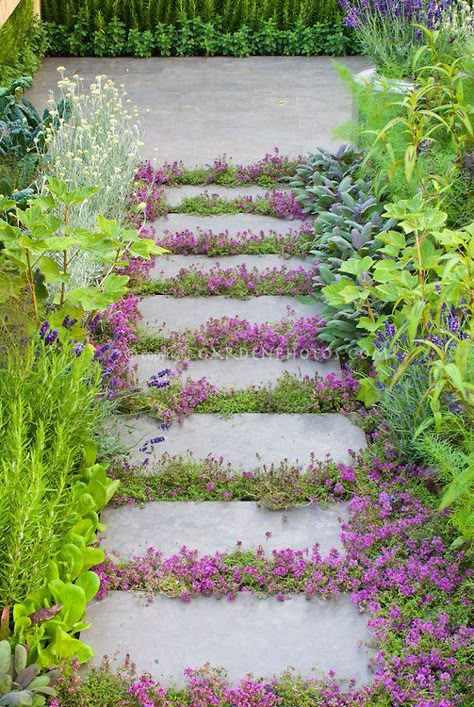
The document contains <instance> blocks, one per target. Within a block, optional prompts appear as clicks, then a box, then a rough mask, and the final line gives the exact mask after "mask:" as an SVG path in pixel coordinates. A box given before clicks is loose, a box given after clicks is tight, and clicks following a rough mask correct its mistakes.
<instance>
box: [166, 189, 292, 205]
mask: <svg viewBox="0 0 474 707" xmlns="http://www.w3.org/2000/svg"><path fill="white" fill-rule="evenodd" d="M268 191H271V190H269V189H268V188H263V187H259V186H257V185H255V184H249V186H245V185H244V186H239V187H223V186H220V185H219V184H207V185H206V184H203V185H196V186H195V185H193V184H184V185H183V186H179V187H165V199H166V202H167V204H169V206H177V205H178V204H180V203H181V202H182V201H183V199H186V198H188V197H194V196H200V195H201V194H207V195H209V196H211V195H212V196H219V197H220V198H222V199H225V200H226V201H230V200H232V199H237V198H240V197H246V196H251V197H252V198H254V199H255V198H256V197H259V196H265V194H266V193H267V192H268ZM278 191H289V188H288V185H285V184H282V185H281V187H278Z"/></svg>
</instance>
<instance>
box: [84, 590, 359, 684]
mask: <svg viewBox="0 0 474 707" xmlns="http://www.w3.org/2000/svg"><path fill="white" fill-rule="evenodd" d="M87 621H90V622H91V624H92V626H91V628H90V629H89V630H88V631H87V632H85V633H84V635H83V638H84V640H85V641H87V643H88V644H89V645H91V646H92V648H93V649H94V650H95V654H96V655H95V659H94V662H95V664H97V665H98V664H100V662H101V659H102V656H104V655H108V656H110V657H112V656H115V657H114V658H113V660H114V661H117V663H119V662H120V661H123V659H124V657H125V654H126V653H130V655H131V657H132V660H133V662H134V663H136V666H137V671H138V674H141V673H143V672H149V673H151V675H152V676H153V677H155V679H157V680H160V681H161V682H162V684H163V685H164V686H173V685H176V686H178V687H179V686H182V685H183V684H184V683H185V680H184V678H183V671H184V670H185V668H187V667H191V668H198V667H203V666H204V664H205V663H209V664H210V665H212V666H213V667H220V666H223V667H224V668H226V669H227V671H228V674H229V679H230V681H231V682H232V683H234V684H235V683H238V681H239V680H240V679H241V678H243V677H245V675H246V674H247V673H252V674H253V675H254V676H256V677H260V676H262V677H268V678H271V677H273V676H275V675H278V674H280V673H282V672H283V671H284V670H286V669H287V668H289V667H293V668H295V670H296V671H297V672H298V673H300V674H302V675H303V676H305V677H308V678H309V677H315V678H317V677H322V675H324V674H326V673H327V672H328V671H329V670H334V671H335V672H336V674H337V676H338V677H339V678H354V679H355V680H356V682H357V684H358V685H360V684H364V683H367V682H369V681H370V673H369V670H368V668H367V662H368V656H367V649H366V648H365V647H364V645H363V643H364V642H367V641H369V640H370V633H369V631H368V628H367V625H366V622H365V619H364V617H363V616H362V615H361V614H359V612H358V611H357V609H356V608H355V607H354V605H353V604H352V603H351V601H350V599H349V597H346V596H341V597H338V598H337V599H331V600H324V599H320V598H319V597H314V598H313V599H311V600H310V601H308V600H306V599H305V597H303V596H292V597H291V598H290V599H288V600H287V601H284V602H278V601H277V600H276V599H275V598H274V597H268V598H266V599H261V598H257V597H255V596H251V595H249V594H239V596H238V597H237V598H236V599H235V600H234V601H226V600H225V599H222V600H219V599H216V598H215V597H202V596H201V597H197V598H195V599H193V600H192V601H191V602H189V603H187V602H183V601H180V600H179V599H169V598H168V597H165V596H157V597H156V598H155V599H154V600H153V601H152V602H151V603H147V602H146V600H145V598H144V597H142V596H141V595H137V594H135V593H132V592H111V593H110V594H109V595H108V596H106V597H105V599H103V600H102V601H100V602H98V601H95V602H92V603H91V604H90V605H89V606H88V610H87Z"/></svg>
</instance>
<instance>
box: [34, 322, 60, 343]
mask: <svg viewBox="0 0 474 707" xmlns="http://www.w3.org/2000/svg"><path fill="white" fill-rule="evenodd" d="M38 333H39V335H40V337H41V338H42V339H43V341H44V343H45V345H46V346H51V344H54V342H55V341H56V339H57V338H58V330H57V329H51V327H50V325H49V322H43V324H42V325H41V326H40V328H39V330H38Z"/></svg>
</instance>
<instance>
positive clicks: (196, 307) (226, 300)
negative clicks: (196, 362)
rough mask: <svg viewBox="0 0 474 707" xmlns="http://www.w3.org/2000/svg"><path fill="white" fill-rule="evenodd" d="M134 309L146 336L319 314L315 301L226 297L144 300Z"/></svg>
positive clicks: (261, 322)
mask: <svg viewBox="0 0 474 707" xmlns="http://www.w3.org/2000/svg"><path fill="white" fill-rule="evenodd" d="M138 309H139V310H140V314H141V315H142V317H143V319H142V320H141V322H140V327H141V329H143V330H144V331H146V332H148V333H160V334H169V332H170V331H181V330H183V329H188V328H190V329H198V328H199V326H200V325H201V324H204V323H205V322H207V321H209V319H221V318H222V317H239V318H240V319H245V320H246V321H248V322H250V323H252V324H263V323H265V322H278V321H280V320H282V319H289V320H294V319H298V318H299V317H314V316H316V315H317V313H318V311H321V305H320V304H319V303H317V302H316V301H314V303H313V302H311V304H303V303H302V302H299V301H298V300H297V299H296V298H294V297H276V296H271V295H269V296H264V297H255V298H253V299H249V300H241V299H233V298H230V297H223V296H220V295H219V296H217V297H183V298H181V299H175V298H174V297H169V296H168V295H154V296H152V297H144V298H143V299H142V300H141V302H140V304H139V306H138Z"/></svg>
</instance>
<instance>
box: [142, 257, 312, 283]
mask: <svg viewBox="0 0 474 707" xmlns="http://www.w3.org/2000/svg"><path fill="white" fill-rule="evenodd" d="M242 266H245V267H246V268H247V270H248V271H257V272H259V273H263V272H265V271H266V270H273V269H274V268H278V269H280V268H286V269H287V270H296V269H298V268H303V269H304V270H306V271H311V270H313V269H314V268H315V264H314V261H313V260H312V259H311V258H305V259H304V258H285V257H283V256H281V255H228V256H223V257H220V258H208V257H207V256H206V255H163V256H161V257H160V258H157V259H156V260H155V263H154V265H153V267H152V269H151V270H150V279H152V280H162V279H168V278H171V277H176V275H178V274H179V272H180V271H181V270H189V269H192V270H199V271H201V272H205V273H208V272H209V271H210V270H211V269H212V268H220V269H222V270H227V269H228V268H239V267H242Z"/></svg>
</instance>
